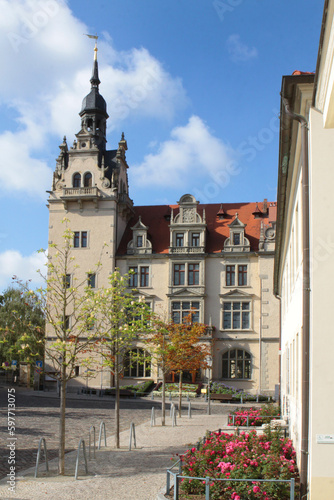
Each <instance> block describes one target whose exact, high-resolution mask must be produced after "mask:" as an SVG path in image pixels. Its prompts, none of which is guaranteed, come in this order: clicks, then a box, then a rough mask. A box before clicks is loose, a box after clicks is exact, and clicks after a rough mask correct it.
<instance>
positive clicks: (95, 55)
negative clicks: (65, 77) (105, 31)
mask: <svg viewBox="0 0 334 500" xmlns="http://www.w3.org/2000/svg"><path fill="white" fill-rule="evenodd" d="M85 35H86V36H88V38H93V39H94V40H95V47H94V61H97V39H98V38H99V37H98V36H97V35H88V34H87V33H85Z"/></svg>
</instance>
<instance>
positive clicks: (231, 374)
mask: <svg viewBox="0 0 334 500" xmlns="http://www.w3.org/2000/svg"><path fill="white" fill-rule="evenodd" d="M222 361H223V372H222V376H223V378H230V379H235V378H238V379H250V378H251V355H250V354H249V352H247V351H244V350H243V349H230V350H229V351H226V352H225V353H224V354H223V359H222Z"/></svg>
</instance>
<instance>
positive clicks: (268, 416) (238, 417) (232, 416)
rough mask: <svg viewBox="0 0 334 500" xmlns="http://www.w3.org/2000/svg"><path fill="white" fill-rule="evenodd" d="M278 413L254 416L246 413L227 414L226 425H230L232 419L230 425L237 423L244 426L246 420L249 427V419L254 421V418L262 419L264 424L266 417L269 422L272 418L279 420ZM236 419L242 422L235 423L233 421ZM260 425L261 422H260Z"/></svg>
mask: <svg viewBox="0 0 334 500" xmlns="http://www.w3.org/2000/svg"><path fill="white" fill-rule="evenodd" d="M280 418H281V417H280V415H255V416H252V415H246V416H242V415H228V417H227V425H230V424H231V421H232V425H237V426H240V425H241V426H244V425H245V420H246V427H249V422H250V420H252V421H254V422H255V421H256V420H259V419H260V420H264V422H262V423H264V424H266V423H268V422H265V420H266V419H269V420H270V422H271V421H272V420H280ZM236 419H240V420H241V421H242V424H236V423H235V420H236ZM261 425H262V424H261Z"/></svg>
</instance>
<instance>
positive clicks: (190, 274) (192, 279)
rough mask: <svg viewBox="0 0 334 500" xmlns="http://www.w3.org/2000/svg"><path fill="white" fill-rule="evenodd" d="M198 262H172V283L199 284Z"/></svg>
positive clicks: (175, 284) (178, 284) (176, 284)
mask: <svg viewBox="0 0 334 500" xmlns="http://www.w3.org/2000/svg"><path fill="white" fill-rule="evenodd" d="M199 284H200V264H199V262H187V263H184V264H176V263H175V264H173V285H174V286H182V285H189V286H193V285H199Z"/></svg>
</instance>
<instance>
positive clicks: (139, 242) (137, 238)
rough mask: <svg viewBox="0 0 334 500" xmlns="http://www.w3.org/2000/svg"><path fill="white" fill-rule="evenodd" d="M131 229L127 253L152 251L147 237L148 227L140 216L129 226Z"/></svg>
mask: <svg viewBox="0 0 334 500" xmlns="http://www.w3.org/2000/svg"><path fill="white" fill-rule="evenodd" d="M131 229H132V231H133V237H132V240H130V241H129V243H128V250H127V253H128V254H137V253H138V254H139V253H145V254H147V253H152V243H151V242H150V241H149V239H148V235H147V232H148V227H147V226H145V224H143V222H142V221H141V217H140V216H139V219H138V221H137V223H136V224H135V225H134V226H133V227H132V228H131Z"/></svg>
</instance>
